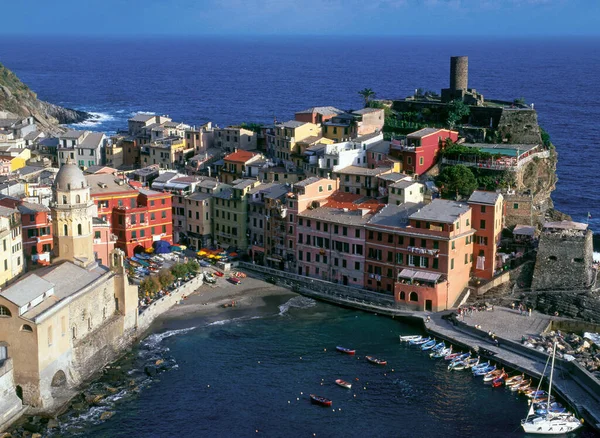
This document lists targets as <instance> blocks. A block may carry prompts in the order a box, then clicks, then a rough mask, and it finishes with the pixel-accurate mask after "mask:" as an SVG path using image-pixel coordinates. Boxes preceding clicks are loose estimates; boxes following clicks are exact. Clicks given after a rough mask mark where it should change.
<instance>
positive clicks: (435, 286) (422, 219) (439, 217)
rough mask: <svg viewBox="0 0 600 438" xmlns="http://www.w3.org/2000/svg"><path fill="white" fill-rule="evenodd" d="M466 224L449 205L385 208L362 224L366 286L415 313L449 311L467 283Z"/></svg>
mask: <svg viewBox="0 0 600 438" xmlns="http://www.w3.org/2000/svg"><path fill="white" fill-rule="evenodd" d="M471 221H472V219H471V209H470V207H469V206H468V205H467V204H464V203H459V202H454V201H446V200H441V199H435V200H434V201H433V202H432V203H431V204H427V205H423V204H414V203H404V204H400V205H389V204H388V205H386V206H385V207H384V208H383V209H382V210H381V211H380V212H379V213H377V214H376V215H375V216H374V217H373V218H372V219H371V220H370V221H369V223H368V224H367V225H366V229H367V238H366V251H367V252H366V264H367V269H366V272H365V287H366V288H367V289H370V290H375V291H379V292H383V293H389V294H390V295H393V296H394V299H395V300H396V301H397V302H399V303H403V304H405V305H408V306H411V307H414V308H415V309H418V310H428V311H439V310H442V309H448V308H450V307H452V306H454V304H455V302H456V300H457V299H458V298H459V297H460V295H461V294H462V292H463V290H464V289H465V288H466V287H467V285H468V283H469V279H470V273H471V265H472V263H473V244H472V243H473V235H474V234H475V230H474V229H473V228H472V227H471Z"/></svg>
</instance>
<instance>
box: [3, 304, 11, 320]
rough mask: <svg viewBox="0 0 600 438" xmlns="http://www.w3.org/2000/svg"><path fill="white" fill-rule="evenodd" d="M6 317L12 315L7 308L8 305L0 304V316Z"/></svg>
mask: <svg viewBox="0 0 600 438" xmlns="http://www.w3.org/2000/svg"><path fill="white" fill-rule="evenodd" d="M2 316H4V317H8V318H10V317H11V316H12V314H11V313H10V310H8V307H5V306H0V317H2Z"/></svg>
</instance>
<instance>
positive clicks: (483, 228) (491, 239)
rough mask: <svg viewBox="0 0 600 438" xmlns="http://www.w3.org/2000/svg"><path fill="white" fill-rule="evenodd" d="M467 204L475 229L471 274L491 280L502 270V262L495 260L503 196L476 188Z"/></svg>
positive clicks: (500, 234) (502, 216)
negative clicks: (469, 207)
mask: <svg viewBox="0 0 600 438" xmlns="http://www.w3.org/2000/svg"><path fill="white" fill-rule="evenodd" d="M468 204H469V206H471V211H472V226H473V228H474V229H475V230H476V233H475V240H474V242H473V257H474V258H475V260H474V261H473V276H475V277H477V278H481V279H485V280H491V279H492V278H493V277H494V276H496V275H497V274H498V273H500V272H502V262H501V261H498V260H497V254H498V246H499V245H500V238H501V237H502V229H503V228H504V197H503V196H502V195H501V194H500V193H496V192H484V191H481V190H476V191H474V192H473V194H472V195H471V197H470V198H469V200H468Z"/></svg>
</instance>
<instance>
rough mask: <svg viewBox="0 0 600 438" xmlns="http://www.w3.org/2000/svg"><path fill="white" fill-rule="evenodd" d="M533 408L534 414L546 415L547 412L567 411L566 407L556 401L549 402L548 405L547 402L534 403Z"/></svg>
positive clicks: (562, 412)
mask: <svg viewBox="0 0 600 438" xmlns="http://www.w3.org/2000/svg"><path fill="white" fill-rule="evenodd" d="M533 408H534V409H535V413H536V415H546V414H547V413H548V412H550V413H551V414H564V413H565V412H567V408H565V407H564V406H563V405H561V404H560V403H557V402H554V403H551V404H550V407H548V404H547V403H535V404H534V406H533Z"/></svg>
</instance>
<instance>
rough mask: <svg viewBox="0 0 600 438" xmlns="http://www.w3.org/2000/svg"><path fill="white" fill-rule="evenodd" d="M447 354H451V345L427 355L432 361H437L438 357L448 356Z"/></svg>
mask: <svg viewBox="0 0 600 438" xmlns="http://www.w3.org/2000/svg"><path fill="white" fill-rule="evenodd" d="M449 354H452V345H450V346H449V347H446V348H442V349H441V350H437V351H436V350H434V351H432V352H431V353H429V357H431V358H432V359H439V358H440V357H444V356H448V355H449Z"/></svg>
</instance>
